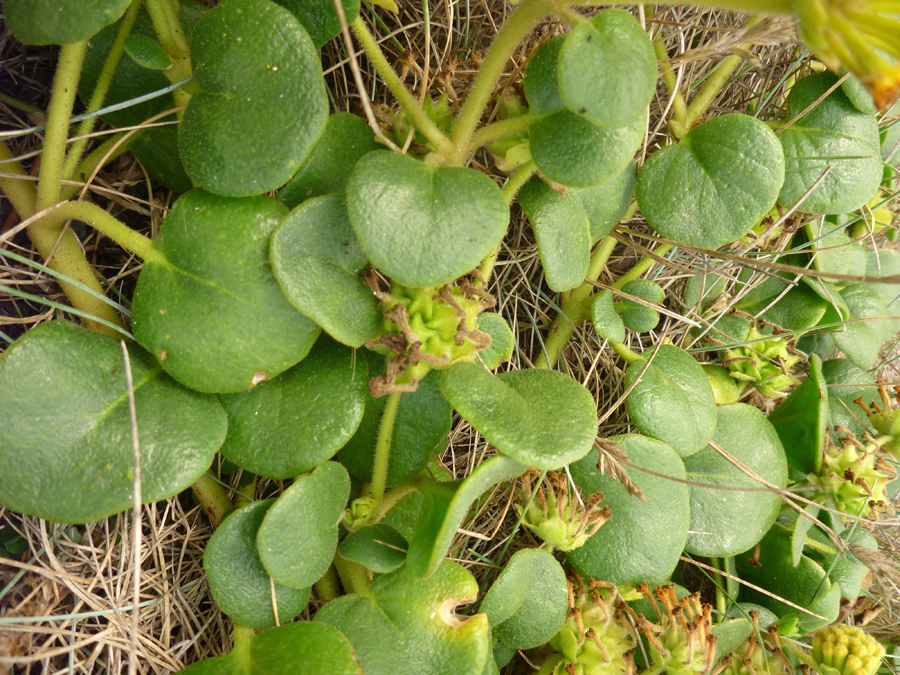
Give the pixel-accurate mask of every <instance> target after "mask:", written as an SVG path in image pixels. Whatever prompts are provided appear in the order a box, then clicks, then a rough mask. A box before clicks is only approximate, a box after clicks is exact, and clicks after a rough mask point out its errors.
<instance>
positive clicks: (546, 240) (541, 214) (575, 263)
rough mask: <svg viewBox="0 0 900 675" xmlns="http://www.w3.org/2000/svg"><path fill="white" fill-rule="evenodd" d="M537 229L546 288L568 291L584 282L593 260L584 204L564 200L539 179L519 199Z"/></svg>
mask: <svg viewBox="0 0 900 675" xmlns="http://www.w3.org/2000/svg"><path fill="white" fill-rule="evenodd" d="M516 198H517V199H518V201H519V204H520V205H521V206H522V210H523V211H525V215H527V216H528V220H529V221H530V222H531V226H532V228H534V235H535V237H536V238H537V244H538V251H540V254H541V264H542V265H543V267H544V277H545V278H546V280H547V285H548V286H549V287H550V288H551V289H552V290H554V291H567V290H569V289H570V288H574V287H575V286H577V285H579V284H580V283H581V282H583V281H584V277H585V276H586V275H587V271H588V264H589V263H590V257H591V232H590V223H589V222H588V218H587V214H586V213H585V212H584V208H582V206H581V203H580V202H579V201H577V200H574V199H569V198H566V197H563V196H562V195H560V194H559V193H558V192H555V191H554V190H553V189H552V188H551V187H550V186H549V185H547V184H546V183H545V182H544V181H542V180H541V179H540V178H537V177H534V178H532V179H531V180H529V181H528V182H527V183H526V184H525V185H523V186H522V189H521V190H519V193H518V195H517V197H516Z"/></svg>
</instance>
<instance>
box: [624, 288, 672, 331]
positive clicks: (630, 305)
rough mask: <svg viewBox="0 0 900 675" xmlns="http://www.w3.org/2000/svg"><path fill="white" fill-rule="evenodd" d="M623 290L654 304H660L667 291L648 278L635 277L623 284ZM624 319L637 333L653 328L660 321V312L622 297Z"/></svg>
mask: <svg viewBox="0 0 900 675" xmlns="http://www.w3.org/2000/svg"><path fill="white" fill-rule="evenodd" d="M622 292H623V293H625V294H627V295H633V296H635V297H637V298H641V299H643V300H646V301H647V302H649V303H652V304H654V305H659V304H661V303H662V301H663V300H665V299H666V292H665V291H664V290H663V289H662V288H660V286H659V284H656V283H654V282H652V281H649V280H647V279H634V280H633V281H629V282H628V283H627V284H625V285H624V286H622ZM622 321H624V322H625V325H626V326H628V328H629V329H631V330H633V331H635V332H637V333H645V332H647V331H648V330H653V329H654V328H656V325H657V324H658V323H659V314H658V313H657V312H656V310H653V309H650V308H649V307H647V306H646V305H643V304H640V303H638V302H637V301H636V300H632V299H630V298H622Z"/></svg>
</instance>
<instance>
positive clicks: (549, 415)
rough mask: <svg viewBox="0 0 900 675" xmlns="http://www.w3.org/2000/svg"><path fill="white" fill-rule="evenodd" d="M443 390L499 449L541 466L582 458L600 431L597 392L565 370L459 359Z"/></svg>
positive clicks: (448, 371) (443, 378)
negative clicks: (496, 369)
mask: <svg viewBox="0 0 900 675" xmlns="http://www.w3.org/2000/svg"><path fill="white" fill-rule="evenodd" d="M698 368H699V366H698ZM707 386H708V385H707ZM441 392H442V393H443V394H444V397H445V398H446V399H447V400H448V401H449V402H450V404H451V405H452V406H453V407H454V408H455V409H456V411H457V412H458V413H459V414H460V415H461V416H462V417H463V419H465V420H466V421H468V422H469V423H470V424H471V425H472V426H473V427H475V429H476V430H477V431H478V432H479V433H481V434H482V435H483V436H484V437H485V438H486V439H487V440H488V441H490V442H491V443H492V444H493V445H495V446H496V447H497V449H498V450H500V452H502V453H504V454H505V455H509V456H510V457H512V458H513V459H514V460H516V461H517V462H521V463H522V464H526V465H529V466H534V467H536V468H538V469H558V468H560V467H561V466H563V465H565V464H569V463H570V462H574V461H576V460H578V459H581V458H582V457H584V455H585V454H586V453H587V452H588V450H590V448H591V444H592V443H593V442H594V437H595V436H596V435H597V410H596V407H595V405H594V397H593V396H592V395H591V393H590V392H589V391H588V390H587V389H585V388H584V387H583V386H581V384H579V383H578V382H576V381H575V380H573V379H572V378H571V377H569V376H568V375H566V374H565V373H560V372H557V371H552V370H517V371H511V372H507V373H501V374H499V375H492V374H491V373H490V372H488V371H487V370H485V369H484V368H483V367H482V366H481V365H479V364H476V363H457V364H455V365H453V366H450V367H449V368H447V369H446V370H445V371H444V372H443V375H442V376H441Z"/></svg>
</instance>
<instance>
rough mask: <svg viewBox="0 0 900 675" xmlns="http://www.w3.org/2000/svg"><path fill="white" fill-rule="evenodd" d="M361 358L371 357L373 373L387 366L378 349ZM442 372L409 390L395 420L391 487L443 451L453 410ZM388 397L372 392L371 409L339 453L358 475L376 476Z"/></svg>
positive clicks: (368, 478)
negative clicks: (444, 393) (443, 392)
mask: <svg viewBox="0 0 900 675" xmlns="http://www.w3.org/2000/svg"><path fill="white" fill-rule="evenodd" d="M356 358H357V359H359V358H367V359H368V361H369V376H370V377H371V376H375V375H379V374H380V373H381V372H382V371H383V370H384V358H382V357H381V356H378V355H376V354H374V353H373V352H369V351H365V352H357V354H356ZM439 378H440V374H439V373H438V372H437V371H433V372H431V373H428V375H426V376H425V377H424V378H422V379H421V380H420V381H419V386H418V388H417V389H416V390H415V391H414V392H411V393H406V394H403V396H402V398H401V399H400V409H399V410H398V411H397V420H396V421H395V422H394V433H393V435H392V440H391V454H390V457H389V459H388V475H387V485H388V487H393V486H395V485H399V484H400V483H402V482H403V481H405V480H409V479H410V478H412V477H413V476H415V475H416V474H417V473H419V471H421V470H422V469H423V468H424V467H425V465H426V464H427V463H428V460H429V459H430V458H431V457H432V456H433V455H435V454H436V453H438V452H440V451H441V450H443V448H444V445H445V444H446V437H447V432H448V431H450V420H451V415H452V412H453V410H452V409H451V408H450V404H449V403H447V401H446V400H445V399H444V397H443V396H442V395H441V391H440V389H439V387H438V379H439ZM386 401H387V397H381V398H373V397H372V396H370V395H369V393H368V392H366V404H365V412H364V413H363V418H362V421H361V422H360V423H359V427H358V429H357V430H356V433H355V434H354V435H353V437H352V438H351V439H350V440H349V441H347V443H346V444H345V445H344V447H343V448H341V449H340V450H339V451H338V454H337V458H338V461H340V462H341V464H343V465H344V466H345V467H347V471H349V472H350V473H351V474H352V475H353V476H355V477H356V478H359V479H360V480H362V481H366V482H368V481H371V480H372V466H373V465H374V462H375V444H376V442H377V441H378V428H379V426H380V425H381V414H382V412H383V411H384V404H385V402H386Z"/></svg>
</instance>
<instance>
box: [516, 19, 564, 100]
mask: <svg viewBox="0 0 900 675" xmlns="http://www.w3.org/2000/svg"><path fill="white" fill-rule="evenodd" d="M566 38H567V36H565V35H557V36H556V37H554V38H553V39H551V40H549V41H548V42H546V43H544V44H543V45H541V46H540V47H539V48H538V50H537V51H536V52H535V53H534V54H533V55H532V56H531V58H530V59H529V61H528V67H527V68H526V69H525V77H524V79H523V83H522V86H523V88H524V90H525V98H526V99H527V100H528V108H529V111H530V112H532V113H534V114H538V115H540V114H544V113H552V112H559V111H560V110H564V109H565V107H566V106H565V103H563V100H562V98H561V97H560V95H559V81H558V78H557V72H558V63H559V53H560V52H561V51H562V48H563V45H564V44H565V43H566Z"/></svg>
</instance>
